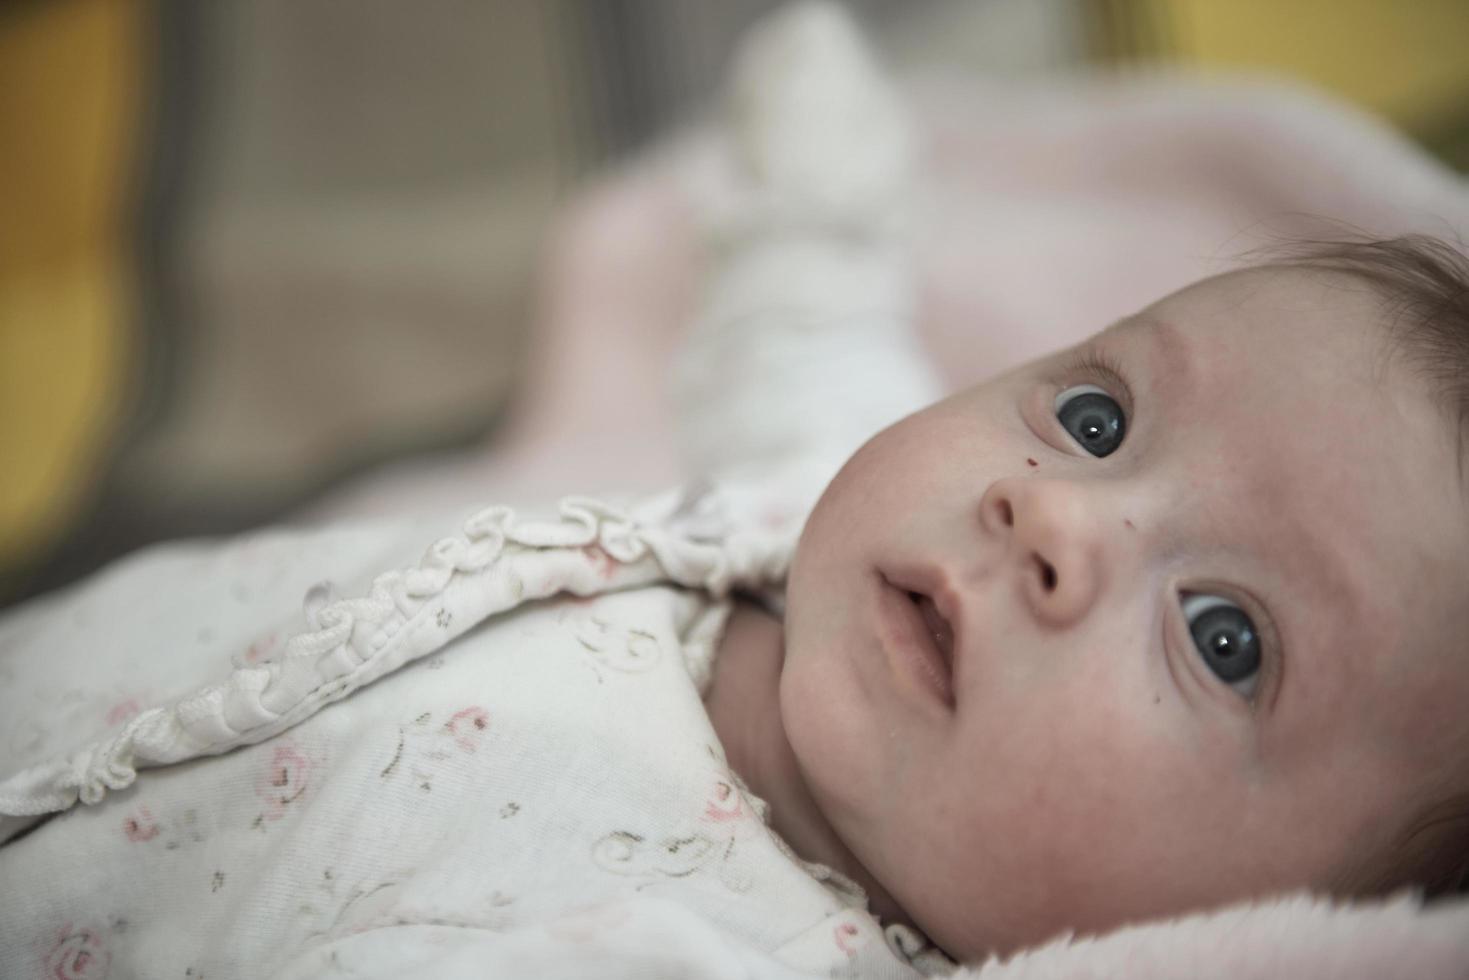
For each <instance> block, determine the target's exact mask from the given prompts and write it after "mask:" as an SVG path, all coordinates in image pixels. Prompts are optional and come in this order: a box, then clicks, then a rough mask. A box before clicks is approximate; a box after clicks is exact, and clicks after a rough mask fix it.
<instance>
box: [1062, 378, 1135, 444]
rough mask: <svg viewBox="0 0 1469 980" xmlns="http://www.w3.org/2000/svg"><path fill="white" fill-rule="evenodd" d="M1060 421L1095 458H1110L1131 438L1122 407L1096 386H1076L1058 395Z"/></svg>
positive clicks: (1072, 436)
mask: <svg viewBox="0 0 1469 980" xmlns="http://www.w3.org/2000/svg"><path fill="white" fill-rule="evenodd" d="M1056 418H1057V419H1059V420H1060V422H1061V426H1062V428H1064V429H1065V430H1066V431H1067V432H1068V433H1070V435H1071V438H1073V439H1075V440H1076V441H1077V443H1078V444H1079V445H1080V446H1081V448H1083V449H1085V450H1086V451H1087V452H1089V453H1091V454H1092V455H1093V456H1099V457H1100V456H1110V455H1111V454H1112V453H1113V452H1115V451H1116V450H1117V447H1118V446H1120V445H1122V439H1123V437H1124V436H1126V435H1127V417H1126V416H1125V415H1124V414H1123V412H1122V406H1121V405H1119V404H1117V400H1116V399H1115V398H1113V397H1112V396H1111V395H1109V394H1107V393H1106V392H1105V391H1103V390H1102V389H1101V388H1098V387H1097V386H1096V385H1072V386H1071V387H1070V388H1067V389H1066V390H1065V391H1063V392H1061V393H1060V394H1059V395H1057V396H1056Z"/></svg>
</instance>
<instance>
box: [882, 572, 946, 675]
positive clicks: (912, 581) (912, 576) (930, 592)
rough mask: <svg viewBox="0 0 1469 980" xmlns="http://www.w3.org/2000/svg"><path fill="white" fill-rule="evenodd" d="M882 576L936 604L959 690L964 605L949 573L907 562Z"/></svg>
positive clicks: (935, 609)
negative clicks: (946, 637)
mask: <svg viewBox="0 0 1469 980" xmlns="http://www.w3.org/2000/svg"><path fill="white" fill-rule="evenodd" d="M882 575H883V578H885V579H887V581H888V584H890V585H892V586H893V587H894V588H897V589H902V590H903V591H905V592H910V593H917V594H918V595H920V596H923V597H925V598H927V599H928V600H929V601H930V602H932V603H933V609H934V611H935V612H937V613H938V615H939V616H940V617H941V618H942V619H943V621H944V624H945V625H946V626H947V627H948V631H949V637H950V643H949V651H948V660H949V681H950V684H951V685H952V686H953V688H954V690H955V691H956V692H957V690H958V683H957V681H958V667H959V651H960V650H961V649H962V647H961V641H962V639H963V635H964V629H963V622H962V619H963V606H962V604H961V603H960V602H959V594H958V593H957V592H955V591H954V587H953V586H952V585H951V584H950V578H949V576H948V575H947V574H946V573H945V572H944V570H943V569H942V568H939V567H938V566H936V565H906V566H901V567H898V568H895V569H893V570H892V571H884V572H883V573H882ZM941 652H943V651H942V650H941Z"/></svg>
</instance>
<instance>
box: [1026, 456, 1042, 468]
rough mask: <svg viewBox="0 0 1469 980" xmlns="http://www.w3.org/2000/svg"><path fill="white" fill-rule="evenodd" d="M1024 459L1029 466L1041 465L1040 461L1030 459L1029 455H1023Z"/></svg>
mask: <svg viewBox="0 0 1469 980" xmlns="http://www.w3.org/2000/svg"><path fill="white" fill-rule="evenodd" d="M1025 461H1026V462H1027V463H1029V464H1030V465H1031V466H1039V465H1041V464H1040V463H1037V462H1036V461H1035V460H1033V459H1031V458H1030V457H1029V456H1027V457H1025Z"/></svg>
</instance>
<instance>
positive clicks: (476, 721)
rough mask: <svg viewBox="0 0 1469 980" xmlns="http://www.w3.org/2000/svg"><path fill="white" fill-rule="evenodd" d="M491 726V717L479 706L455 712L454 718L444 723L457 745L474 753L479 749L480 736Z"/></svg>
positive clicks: (471, 706)
mask: <svg viewBox="0 0 1469 980" xmlns="http://www.w3.org/2000/svg"><path fill="white" fill-rule="evenodd" d="M489 724H490V716H489V714H488V713H487V712H486V711H485V709H484V708H481V707H480V706H479V705H470V706H469V707H467V708H464V709H462V710H460V711H456V712H454V716H453V717H452V718H450V719H449V720H448V721H446V722H444V728H445V729H446V730H447V731H448V732H449V734H450V735H452V736H454V744H455V745H457V746H459V747H460V748H461V749H463V750H464V751H465V752H473V751H475V749H476V748H478V747H479V738H480V734H481V733H482V732H483V731H484V730H485V729H486V728H487V727H489Z"/></svg>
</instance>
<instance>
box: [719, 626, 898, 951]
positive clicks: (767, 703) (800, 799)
mask: <svg viewBox="0 0 1469 980" xmlns="http://www.w3.org/2000/svg"><path fill="white" fill-rule="evenodd" d="M784 660H785V636H784V632H783V630H782V628H781V624H780V621H779V620H777V619H776V618H775V617H774V616H772V615H770V614H769V613H768V612H766V611H765V610H763V609H761V608H759V607H757V606H754V605H752V604H750V603H747V602H738V603H736V605H735V609H734V612H733V613H731V614H730V618H729V626H728V628H727V629H726V630H725V634H724V639H723V641H722V642H721V643H720V647H719V655H718V657H717V658H716V659H715V661H714V678H713V680H712V681H711V682H710V685H709V692H708V694H707V695H706V696H705V698H704V707H705V709H706V710H707V711H708V712H709V719H710V721H711V722H713V724H714V731H715V733H716V734H717V735H718V736H719V741H720V743H721V744H722V745H723V746H724V751H725V754H726V757H727V758H728V760H729V765H730V768H731V769H733V770H734V771H735V772H736V773H737V774H739V776H740V778H741V779H743V780H744V781H745V783H746V784H747V785H748V786H749V787H750V791H751V792H753V793H754V794H755V795H756V796H758V797H760V798H761V799H763V800H765V802H766V803H768V804H770V824H771V827H772V829H774V830H775V832H776V833H778V834H779V835H780V836H781V837H782V838H784V840H785V842H786V843H787V844H789V845H790V846H791V847H792V848H793V849H794V850H795V852H796V853H797V854H799V855H800V856H801V857H802V858H803V859H805V860H807V861H815V862H818V863H820V864H824V865H826V866H828V867H830V868H832V869H834V870H836V871H839V872H841V873H842V874H844V875H846V876H847V877H849V878H851V879H852V880H853V881H855V882H857V884H859V885H861V886H862V887H863V888H864V889H865V890H866V891H867V895H868V900H869V907H870V909H871V910H872V912H873V913H875V914H877V915H879V916H881V917H882V918H883V919H884V920H885V921H890V920H893V919H897V920H899V921H905V922H906V921H908V920H907V916H905V915H903V914H902V912H901V910H900V909H899V908H898V906H897V903H896V902H894V901H893V900H892V898H891V896H889V895H888V893H887V891H886V890H885V889H884V888H883V887H882V886H881V885H880V884H878V882H877V879H875V878H873V877H872V875H871V874H869V873H868V871H867V869H866V868H864V867H863V866H862V865H861V863H860V862H859V861H858V860H857V859H856V857H854V856H853V854H852V852H851V851H849V850H847V847H846V845H845V844H843V843H842V840H841V838H840V837H838V836H837V834H836V831H835V830H833V829H832V827H831V825H830V824H829V823H827V821H826V817H825V816H824V815H823V814H822V812H821V808H820V807H818V806H817V804H816V801H815V800H814V799H813V798H812V797H811V793H810V791H809V790H808V789H807V787H806V780H805V778H804V777H803V776H802V775H801V769H800V766H799V764H798V763H797V761H796V756H795V753H794V752H793V751H792V750H791V745H790V742H789V741H788V740H787V739H786V733H785V725H784V723H783V722H782V720H781V714H780V696H779V695H780V671H781V665H782V663H783V662H784Z"/></svg>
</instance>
